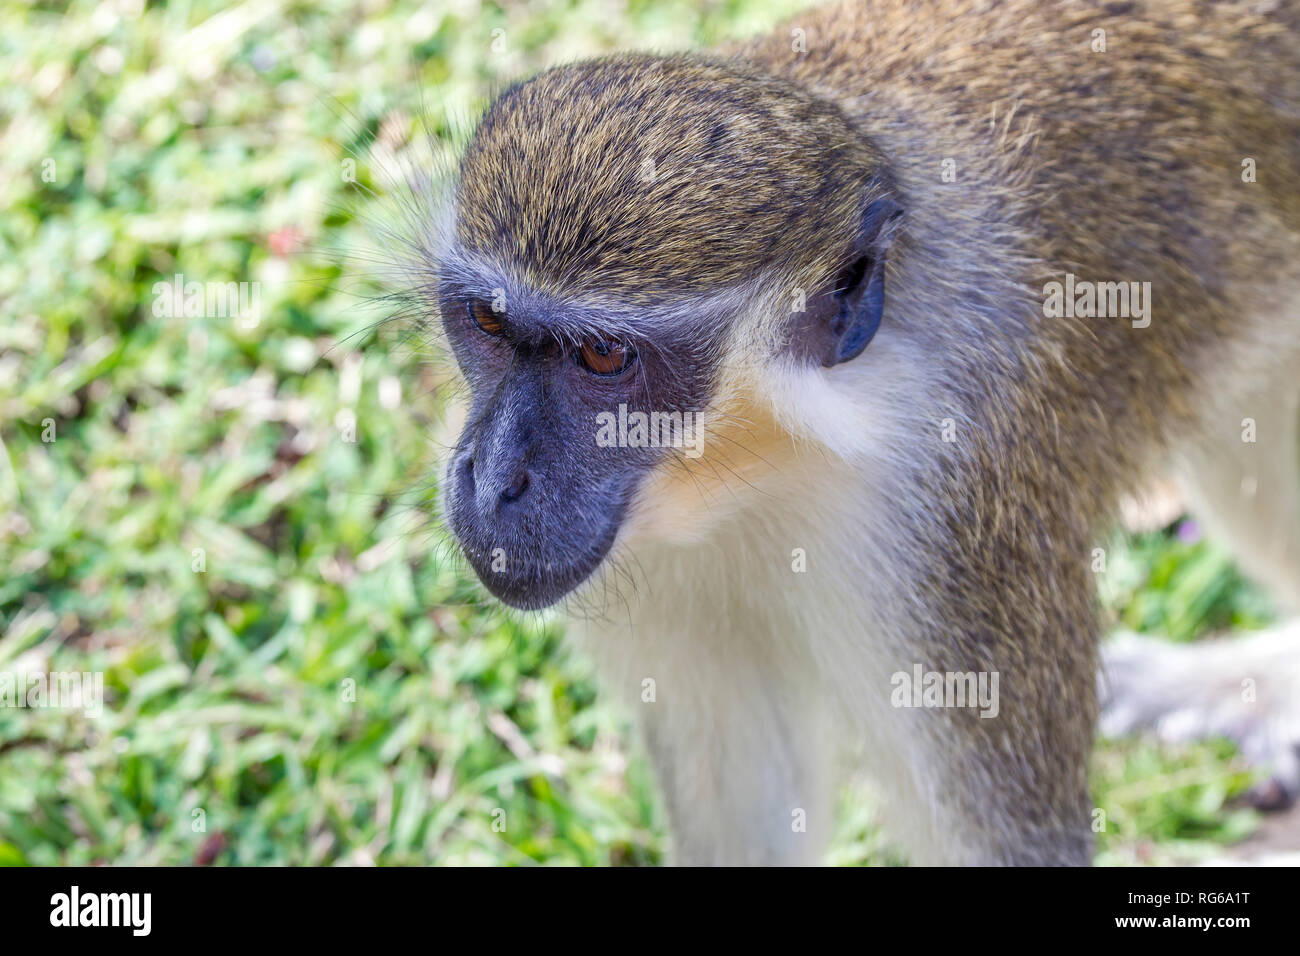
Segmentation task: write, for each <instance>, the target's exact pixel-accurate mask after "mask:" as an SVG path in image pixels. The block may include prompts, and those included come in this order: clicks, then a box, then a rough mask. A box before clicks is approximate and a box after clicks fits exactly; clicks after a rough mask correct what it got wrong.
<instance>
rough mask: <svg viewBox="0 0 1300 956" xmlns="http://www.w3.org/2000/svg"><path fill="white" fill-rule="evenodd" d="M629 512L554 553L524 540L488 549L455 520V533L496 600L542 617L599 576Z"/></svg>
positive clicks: (612, 517) (614, 515)
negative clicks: (595, 576)
mask: <svg viewBox="0 0 1300 956" xmlns="http://www.w3.org/2000/svg"><path fill="white" fill-rule="evenodd" d="M625 507H626V506H625V505H620V506H618V507H617V508H616V509H615V510H614V511H613V512H612V513H611V514H610V515H609V518H608V520H606V521H605V522H604V523H603V525H602V527H601V528H600V530H599V532H598V533H597V534H596V536H595V537H594V539H592V538H588V540H586V541H585V542H583V541H579V542H575V541H573V540H572V537H570V538H569V539H568V540H566V541H565V543H564V544H563V546H562V547H556V548H546V546H545V544H544V543H543V542H542V541H539V540H537V539H535V538H533V539H528V538H522V537H521V538H519V539H516V540H514V541H512V542H508V543H502V544H498V545H493V546H488V547H484V546H482V545H481V544H480V542H478V541H476V540H474V537H476V536H473V535H466V534H461V532H460V530H459V529H457V528H456V524H457V522H456V521H455V520H454V518H453V520H452V521H451V525H452V529H451V530H452V532H453V533H454V534H455V535H456V538H457V540H458V541H459V543H460V546H461V550H462V551H463V552H464V554H465V558H466V559H467V560H468V561H469V564H470V567H472V568H473V569H474V573H475V574H476V575H477V576H478V579H479V580H480V581H481V582H483V586H484V587H485V588H487V589H488V590H489V591H490V592H492V595H493V596H494V597H496V598H497V599H499V600H500V601H501V602H502V603H504V604H508V605H509V606H510V607H513V608H518V609H519V610H521V611H540V610H543V609H544V608H548V607H551V606H552V605H554V604H557V603H559V602H560V601H561V600H563V599H564V598H565V597H567V596H568V595H569V594H571V593H573V591H575V590H577V588H578V587H580V586H581V585H582V584H583V582H585V581H586V580H587V579H588V578H590V577H591V576H592V575H593V574H594V573H595V572H596V570H597V569H598V568H599V567H600V565H601V564H602V563H603V562H604V560H605V558H606V557H607V556H608V555H609V552H610V549H611V548H612V547H613V545H614V541H615V539H616V538H617V537H618V529H619V526H620V525H621V524H622V521H623V513H624V511H625ZM569 534H570V536H571V535H572V534H573V532H572V530H569ZM548 537H550V536H549V535H548Z"/></svg>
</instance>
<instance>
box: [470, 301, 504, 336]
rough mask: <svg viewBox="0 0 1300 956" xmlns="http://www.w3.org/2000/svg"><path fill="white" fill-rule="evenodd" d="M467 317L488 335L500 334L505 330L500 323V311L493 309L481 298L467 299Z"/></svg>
mask: <svg viewBox="0 0 1300 956" xmlns="http://www.w3.org/2000/svg"><path fill="white" fill-rule="evenodd" d="M469 317H470V318H471V319H473V320H474V324H475V325H477V326H478V327H479V328H480V329H482V330H483V331H484V332H486V333H487V334H488V335H500V334H501V333H502V332H504V331H505V328H504V327H503V326H502V325H501V317H502V313H500V312H496V311H493V309H492V306H490V305H489V304H488V303H486V302H484V301H483V300H482V299H470V300H469Z"/></svg>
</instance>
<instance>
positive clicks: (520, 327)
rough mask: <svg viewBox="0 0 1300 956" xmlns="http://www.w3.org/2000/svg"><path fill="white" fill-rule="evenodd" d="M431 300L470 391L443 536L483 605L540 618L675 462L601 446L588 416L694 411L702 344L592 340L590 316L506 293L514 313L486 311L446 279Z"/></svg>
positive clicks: (451, 469) (702, 383)
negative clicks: (473, 578)
mask: <svg viewBox="0 0 1300 956" xmlns="http://www.w3.org/2000/svg"><path fill="white" fill-rule="evenodd" d="M441 299H442V305H441V311H442V320H443V324H444V326H445V329H446V332H447V336H448V338H449V340H450V342H451V345H452V348H453V351H454V352H455V355H456V359H457V362H458V363H459V364H460V367H461V370H462V372H463V373H464V375H465V377H466V379H467V381H468V383H469V386H470V409H469V415H468V418H467V420H466V424H465V429H464V432H463V433H462V434H461V436H460V440H459V442H458V443H457V447H456V450H455V453H454V454H453V456H452V458H451V462H450V464H449V466H448V472H447V481H446V511H447V517H448V520H449V523H450V526H451V530H452V532H453V533H454V534H455V535H456V538H457V539H458V540H459V541H460V544H461V546H462V548H463V549H464V551H465V554H466V556H467V558H468V559H469V562H470V564H471V565H472V566H473V568H474V571H475V573H477V574H478V577H479V579H480V580H481V581H482V582H483V584H484V585H485V586H486V587H487V588H488V590H490V591H491V592H492V593H493V594H494V595H496V596H497V597H498V598H500V599H501V600H502V601H504V602H505V603H507V604H509V605H512V606H513V607H517V608H523V609H527V610H533V609H538V608H543V607H547V606H549V605H551V604H554V603H555V602H556V601H558V600H560V599H561V598H563V597H564V596H565V595H566V594H568V593H569V592H571V591H572V590H573V589H574V588H576V587H577V586H578V585H580V584H581V583H582V582H583V581H585V580H586V579H587V578H588V577H589V576H590V575H591V574H592V573H593V572H594V571H595V570H596V568H598V567H599V566H600V563H601V562H602V561H603V560H604V558H605V557H606V555H607V554H608V553H609V550H610V548H611V547H612V545H613V544H614V541H615V538H616V537H617V534H618V530H619V528H620V526H621V525H622V523H623V520H624V517H625V516H626V514H627V512H628V508H629V506H630V504H631V502H632V499H633V497H634V495H635V494H636V491H637V488H638V486H639V485H640V483H641V481H642V479H643V478H644V477H645V475H646V474H648V473H649V472H650V470H651V469H653V468H654V466H655V465H656V463H658V462H659V461H660V460H661V459H662V457H663V456H664V455H666V454H679V453H680V452H679V451H678V450H675V449H662V448H628V447H601V445H600V444H598V442H597V434H598V419H597V416H598V415H599V414H601V413H613V414H615V415H617V414H618V409H619V406H620V404H623V405H626V406H627V410H628V411H629V412H632V411H638V410H639V411H644V412H650V411H659V412H665V411H668V412H672V411H680V412H685V411H692V412H698V411H699V410H700V409H702V408H703V407H704V405H705V404H706V403H707V400H708V383H709V379H710V378H711V375H712V371H711V369H710V368H709V366H708V363H707V362H704V361H703V360H701V359H700V358H699V357H700V356H701V355H702V354H705V353H707V352H708V349H707V348H702V347H701V346H703V345H705V344H706V343H704V342H702V341H701V339H700V338H699V337H698V336H696V335H694V334H687V335H674V334H672V333H671V332H667V333H666V332H664V331H663V330H662V329H661V330H660V331H659V332H657V333H656V334H655V336H654V337H653V338H649V337H646V336H644V335H640V336H638V335H635V334H629V333H628V332H627V331H624V332H623V333H621V334H613V333H610V332H608V331H602V328H601V316H600V315H599V314H596V315H592V314H589V313H582V312H580V311H579V310H577V309H575V308H572V307H566V305H565V304H564V303H558V302H555V301H554V300H549V299H547V298H544V297H541V296H525V295H510V296H507V297H506V301H508V302H511V303H513V304H514V308H503V309H501V310H500V311H495V310H493V308H492V302H493V300H492V297H491V294H490V293H486V294H485V293H484V292H482V291H481V290H478V291H476V290H474V289H471V288H467V287H466V286H465V285H457V284H454V283H452V282H450V281H444V283H443V285H442V288H441ZM497 304H498V305H500V304H501V303H500V301H499V300H498V303H497ZM609 325H613V326H614V327H621V328H624V329H625V330H626V329H627V328H628V327H629V326H632V325H634V323H629V322H626V321H621V322H617V323H606V328H608V327H609ZM692 357H694V358H692ZM684 358H685V359H686V360H685V361H683V359H684ZM670 360H671V364H670Z"/></svg>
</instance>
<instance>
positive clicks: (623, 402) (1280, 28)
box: [418, 0, 1300, 864]
mask: <svg viewBox="0 0 1300 956" xmlns="http://www.w3.org/2000/svg"><path fill="white" fill-rule="evenodd" d="M1297 36H1300V13H1298V12H1297V8H1296V7H1295V6H1294V5H1291V4H1277V3H1274V4H1269V3H1259V2H1253V0H1252V2H1242V3H1231V2H1229V3H1208V2H1205V3H1197V2H1191V0H1182V2H1174V0H1152V2H1112V3H1086V2H1084V3H1065V2H1062V3H1054V2H1047V3H1044V2H1040V0H1007V2H1002V3H977V2H961V0H944V2H910V3H904V2H901V0H879V2H874V3H856V2H854V3H841V4H839V5H835V6H830V7H826V8H824V9H820V10H817V11H814V12H810V13H808V14H806V15H804V16H802V17H799V18H797V19H795V20H793V21H792V22H791V23H790V24H789V25H788V26H786V27H784V28H782V29H780V30H777V31H775V32H774V33H773V34H772V35H771V36H769V37H766V38H764V39H760V40H757V41H755V42H752V43H749V44H747V45H744V46H740V47H737V48H734V49H730V50H725V51H722V52H720V53H717V54H716V55H693V54H688V55H672V56H652V55H641V54H628V55H617V56H611V57H607V58H603V59H597V60H591V61H586V62H579V63H575V64H571V65H567V66H560V67H557V68H555V69H551V70H548V71H546V72H544V73H542V74H541V75H539V76H537V77H535V78H534V79H531V80H529V81H527V82H523V83H520V84H518V85H516V86H513V87H511V88H510V89H508V90H507V91H506V92H504V93H503V94H502V95H501V96H500V97H499V98H497V99H496V101H495V102H494V103H493V104H492V105H491V107H490V109H489V110H488V111H487V113H486V115H485V116H484V117H483V119H482V121H481V123H480V124H479V126H478V128H477V130H476V131H475V132H474V134H473V136H472V138H471V140H470V142H469V144H468V147H467V149H466V151H465V153H464V157H463V161H462V163H461V166H460V169H459V174H458V176H457V178H456V182H455V184H454V188H453V190H452V194H451V195H452V202H451V208H450V209H449V211H448V215H447V216H446V217H444V218H443V219H440V220H437V221H431V222H429V223H428V224H426V225H425V226H424V227H422V231H421V234H420V236H419V239H418V245H419V252H420V257H421V263H420V272H421V274H422V275H423V276H425V277H427V278H426V279H425V282H426V290H427V295H428V297H429V299H430V301H431V302H436V303H437V306H438V311H439V313H440V321H441V323H442V326H443V328H444V329H445V332H446V335H447V338H448V339H449V342H450V346H451V348H452V350H453V351H454V354H455V357H456V359H457V362H458V364H459V365H460V368H461V369H462V371H463V373H464V376H465V379H466V380H467V382H468V384H469V405H468V410H467V413H466V419H465V425H464V429H463V432H462V434H461V435H460V437H459V440H458V441H457V443H456V446H455V450H454V453H453V454H452V455H451V457H450V461H449V464H448V467H447V473H446V480H445V482H444V489H443V493H444V496H445V503H444V504H445V512H446V515H447V519H448V522H449V524H450V527H451V530H452V531H453V532H454V534H455V536H456V538H457V539H458V541H459V542H460V544H461V545H462V547H463V549H464V552H465V554H466V556H467V557H468V560H469V562H470V563H471V564H472V565H473V567H474V569H475V571H476V572H477V574H478V576H479V577H480V578H481V580H482V582H483V583H484V585H486V587H487V588H488V589H489V590H490V591H491V592H492V593H493V594H495V595H496V596H497V597H499V598H500V599H501V600H502V601H504V602H505V603H507V604H509V605H512V606H514V607H518V608H525V609H538V608H543V607H547V606H550V605H554V604H557V603H562V604H563V605H564V606H567V607H569V608H570V609H571V610H572V611H573V612H574V618H575V619H574V620H573V622H572V624H571V625H570V628H569V629H570V632H571V634H572V636H573V638H574V639H575V640H577V641H579V642H580V643H581V645H582V646H583V647H585V648H586V649H587V650H588V651H589V652H590V653H591V654H592V655H594V657H595V659H596V660H597V661H598V663H599V665H600V667H601V670H602V671H603V674H604V677H605V683H606V687H607V689H608V691H609V692H610V693H611V694H614V695H616V696H617V697H619V698H622V699H624V700H626V701H627V702H628V704H629V706H630V707H632V708H633V709H634V711H635V713H636V714H637V716H638V719H639V723H640V725H641V727H642V729H643V731H644V735H645V739H646V742H647V745H648V750H649V753H650V755H651V757H652V760H653V762H654V764H655V768H656V770H657V775H658V779H659V782H660V784H661V786H662V789H663V792H664V796H665V802H666V806H667V809H668V812H669V816H670V824H671V827H672V830H673V847H674V851H673V856H674V859H675V860H676V861H677V862H680V863H687V864H713V863H740V864H758V863H775V864H793V863H814V862H817V861H819V860H820V858H821V855H822V852H823V849H824V847H825V844H826V842H827V838H828V834H829V831H830V829H831V816H832V803H833V796H834V794H835V792H836V785H837V783H838V782H839V780H840V779H841V778H840V773H841V770H842V768H843V767H844V766H845V761H844V758H845V757H846V756H847V757H849V758H851V759H852V761H853V762H855V765H856V766H859V767H861V768H862V769H864V770H865V771H866V773H867V774H868V775H869V776H870V777H871V778H872V779H873V780H874V781H875V783H876V785H877V789H878V791H879V794H880V812H881V816H882V820H883V822H884V824H885V826H886V829H887V832H889V833H890V834H891V835H892V837H893V838H894V839H896V840H897V841H898V842H899V843H900V844H901V845H902V846H903V847H904V848H905V850H906V851H907V853H908V855H909V857H910V859H911V860H912V861H914V862H917V863H952V864H1084V863H1087V862H1088V861H1089V859H1090V856H1091V853H1092V849H1093V828H1092V825H1091V824H1092V820H1093V803H1092V800H1091V799H1090V796H1089V791H1088V782H1087V774H1086V768H1087V763H1088V757H1089V752H1090V750H1091V748H1092V742H1093V728H1094V724H1095V722H1096V719H1097V716H1098V696H1097V688H1096V674H1097V669H1098V658H1099V623H1098V614H1097V607H1096V604H1097V600H1096V596H1095V587H1096V576H1097V574H1098V573H1104V572H1103V571H1099V570H1098V568H1097V566H1096V565H1097V562H1096V555H1095V551H1096V549H1098V548H1104V546H1105V544H1106V542H1107V541H1108V540H1109V539H1110V538H1109V535H1110V529H1111V527H1112V525H1111V521H1112V519H1113V515H1114V512H1115V508H1116V505H1117V500H1118V498H1119V496H1120V494H1121V493H1122V492H1124V491H1125V490H1126V489H1131V488H1133V487H1135V486H1138V485H1140V484H1141V483H1142V482H1143V481H1145V480H1146V478H1147V476H1149V475H1152V474H1154V473H1157V472H1161V471H1165V470H1169V469H1173V470H1175V471H1177V472H1178V473H1179V474H1180V475H1181V476H1182V478H1183V479H1184V481H1185V483H1186V486H1187V488H1188V489H1189V494H1190V495H1191V496H1192V499H1193V500H1194V501H1195V502H1196V503H1197V504H1198V505H1199V507H1200V508H1201V509H1202V512H1203V514H1204V515H1205V516H1206V517H1207V520H1210V521H1211V522H1212V527H1214V528H1215V529H1217V530H1219V531H1220V532H1221V533H1222V534H1223V536H1224V539H1225V540H1226V541H1228V542H1229V543H1235V544H1236V545H1237V546H1238V548H1237V555H1238V557H1239V559H1240V560H1241V562H1242V564H1243V566H1244V567H1245V568H1246V569H1247V570H1249V571H1251V572H1253V573H1254V574H1256V575H1257V576H1259V577H1260V578H1261V579H1263V580H1265V581H1267V582H1269V583H1272V584H1274V585H1275V586H1276V587H1277V588H1278V589H1279V592H1280V593H1281V594H1282V596H1283V597H1284V598H1288V597H1289V598H1291V599H1294V598H1296V597H1297V596H1300V497H1297V494H1296V492H1297V489H1298V488H1300V475H1298V474H1297V467H1298V464H1300V449H1297V443H1296V442H1297V431H1296V412H1297V407H1298V405H1297V402H1298V400H1300V323H1298V322H1297V312H1298V311H1300V298H1298V297H1297V296H1298V293H1300V188H1297V184H1298V183H1300V45H1298V44H1297ZM637 413H640V414H642V415H644V416H645V419H646V420H647V421H650V422H651V423H652V424H651V425H650V427H649V428H645V427H641V428H638V427H637V424H638V423H639V422H641V420H640V419H639V418H637V417H636V415H637ZM655 415H657V416H658V417H657V418H654V417H653V416H655ZM696 416H698V418H696ZM679 420H680V421H681V423H682V425H681V426H680V429H681V431H682V432H685V431H688V430H689V427H691V426H693V427H695V428H696V429H698V433H697V435H696V437H698V438H701V440H699V441H694V442H691V441H667V442H665V441H655V436H654V435H649V434H647V432H648V431H652V430H654V429H656V428H657V429H658V431H657V432H656V434H657V435H658V436H659V437H661V438H662V436H663V434H664V433H663V428H664V427H670V431H671V429H672V428H677V427H678V426H677V425H676V424H675V423H676V422H678V421H679ZM1247 420H1249V421H1250V422H1253V423H1254V426H1253V427H1254V428H1255V429H1256V430H1257V435H1256V440H1253V441H1243V427H1246V426H1245V425H1244V423H1245V422H1246V421H1247ZM656 422H657V425H656V424H654V423H656ZM665 422H667V423H669V426H665V424H664V423H665ZM664 444H669V445H678V446H680V447H662V446H663V445H664ZM656 446H659V447H656ZM932 673H934V674H938V675H940V680H941V681H945V682H946V683H944V685H943V687H942V688H941V689H942V690H944V691H945V693H949V692H951V691H952V690H953V688H954V687H957V686H958V684H959V683H960V679H961V678H958V682H957V683H954V680H953V679H952V678H951V677H946V676H945V675H953V674H956V675H972V677H975V676H978V677H979V678H980V679H981V680H983V681H984V683H982V684H980V687H981V688H991V689H993V690H994V691H995V697H996V699H995V700H992V701H984V700H981V701H980V703H979V704H978V705H975V706H972V704H973V701H971V700H966V701H964V702H962V701H956V702H954V701H953V700H951V699H949V697H942V696H941V698H938V699H936V700H931V699H930V698H929V697H928V695H925V696H922V695H920V694H919V688H916V692H914V691H913V690H912V689H905V690H903V692H902V693H900V689H902V688H904V687H905V685H907V684H908V683H909V680H910V678H911V676H912V675H914V674H922V675H929V674H932ZM900 675H902V680H901V681H900ZM925 680H926V682H927V686H930V685H929V683H928V680H929V678H928V677H926V678H925ZM970 686H972V687H973V686H974V685H973V684H972V685H970ZM972 693H974V691H973V690H972ZM918 702H920V703H921V706H914V705H915V704H916V703H918ZM936 702H939V703H943V704H944V706H935V705H934V704H935V703H936Z"/></svg>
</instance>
